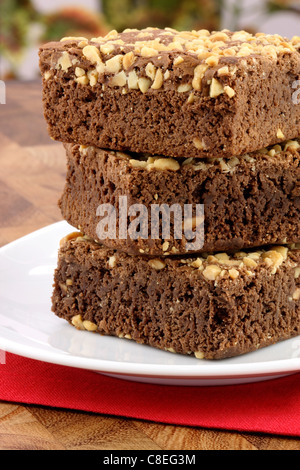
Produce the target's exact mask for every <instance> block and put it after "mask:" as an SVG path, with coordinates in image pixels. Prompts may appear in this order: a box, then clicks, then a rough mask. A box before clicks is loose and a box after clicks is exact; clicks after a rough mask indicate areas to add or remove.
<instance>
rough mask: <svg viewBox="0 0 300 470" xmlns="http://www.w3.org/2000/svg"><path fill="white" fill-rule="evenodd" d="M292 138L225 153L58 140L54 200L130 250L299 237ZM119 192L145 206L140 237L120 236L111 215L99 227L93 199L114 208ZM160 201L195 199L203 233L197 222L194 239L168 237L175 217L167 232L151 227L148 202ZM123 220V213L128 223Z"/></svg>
mask: <svg viewBox="0 0 300 470" xmlns="http://www.w3.org/2000/svg"><path fill="white" fill-rule="evenodd" d="M299 142H300V140H294V141H290V142H287V143H285V144H282V145H276V146H275V147H269V148H267V149H264V150H261V151H259V152H255V153H252V154H247V155H244V156H243V157H240V158H236V157H233V158H231V159H228V160H226V159H203V160H198V159H193V158H190V159H186V160H182V159H174V158H154V157H149V156H142V155H137V154H131V155H130V154H125V153H120V152H114V151H110V150H101V149H98V148H95V147H83V146H79V145H77V144H74V145H72V144H66V145H65V147H66V152H67V178H66V184H65V188H64V191H63V194H62V196H61V198H60V201H59V206H60V209H61V213H62V216H63V218H64V219H65V220H67V221H68V222H69V223H70V224H71V225H72V226H74V227H75V228H76V229H79V230H81V231H83V232H84V233H85V234H86V235H88V236H89V237H90V238H92V239H94V240H98V241H101V242H103V243H105V244H106V246H108V247H110V248H114V249H119V250H122V251H124V252H127V253H129V254H131V255H143V256H154V257H155V256H168V255H170V254H171V255H172V254H173V255H174V254H175V255H183V254H187V253H192V252H199V253H200V252H203V251H204V252H205V251H230V250H236V249H244V248H250V247H256V246H261V245H268V244H282V243H292V242H293V243H295V242H298V241H300V218H299V210H300V143H299ZM122 196H126V197H127V205H128V207H130V206H132V205H134V204H143V205H144V206H145V207H146V209H147V214H146V215H147V220H146V223H147V222H148V229H149V230H148V238H147V233H146V235H145V236H144V238H142V237H140V238H137V239H135V238H134V237H133V236H132V235H131V234H130V235H128V234H127V238H125V237H124V239H122V238H121V237H120V236H119V235H120V231H119V229H120V227H119V224H118V221H119V217H116V221H117V230H116V233H115V234H114V238H112V237H111V236H109V235H108V236H107V238H106V239H105V238H103V235H102V236H101V234H99V225H98V224H99V222H100V220H102V218H101V217H100V215H101V214H100V213H99V212H97V209H98V206H99V205H100V204H101V205H105V204H111V205H112V206H113V207H114V208H115V210H116V213H117V214H118V215H120V213H119V201H120V197H122ZM164 204H165V205H167V206H168V207H169V208H171V207H172V206H173V205H179V206H180V207H181V208H182V213H183V214H184V207H185V205H186V204H189V205H190V206H191V207H192V208H196V205H200V204H203V205H204V217H205V218H204V239H203V237H202V238H200V237H201V235H202V232H201V230H202V229H203V224H202V226H201V227H198V229H199V230H200V231H199V235H197V237H198V238H197V242H198V243H195V244H194V246H193V244H192V243H191V241H190V240H188V239H186V237H185V236H184V234H185V232H184V230H182V234H183V236H182V237H181V239H176V238H175V235H176V231H175V229H176V217H175V218H174V219H172V218H170V221H171V227H170V237H168V238H167V239H164V238H163V235H164V234H163V233H162V231H161V230H160V232H159V233H158V235H155V233H154V232H153V231H152V230H151V228H152V223H154V221H153V219H151V213H152V212H151V210H152V208H153V207H155V206H158V207H161V208H162V207H163V205H164ZM97 214H98V215H97ZM102 216H104V213H102ZM178 217H180V214H179V216H178ZM178 217H177V219H178ZM192 220H193V219H192ZM195 220H196V221H198V224H199V223H202V222H203V220H202V219H200V221H199V220H198V219H197V218H196V217H195ZM130 222H131V219H130V218H128V220H127V227H128V228H129V227H130ZM195 225H196V223H195ZM177 227H178V225H177ZM160 228H161V226H160ZM195 231H196V227H194V229H193V232H195ZM104 235H105V234H104ZM167 235H168V234H167ZM154 236H157V239H153V237H154ZM99 237H100V238H99ZM199 242H202V243H199ZM203 242H204V243H203Z"/></svg>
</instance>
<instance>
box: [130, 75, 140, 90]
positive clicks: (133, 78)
mask: <svg viewBox="0 0 300 470" xmlns="http://www.w3.org/2000/svg"><path fill="white" fill-rule="evenodd" d="M128 88H129V89H130V90H138V89H139V78H138V76H137V73H136V71H135V70H132V71H131V72H129V75H128Z"/></svg>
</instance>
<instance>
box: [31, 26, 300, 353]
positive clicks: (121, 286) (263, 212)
mask: <svg viewBox="0 0 300 470" xmlns="http://www.w3.org/2000/svg"><path fill="white" fill-rule="evenodd" d="M40 67H41V72H42V75H43V89H44V91H43V100H44V111H45V118H46V120H47V122H48V126H49V133H50V136H51V137H52V138H53V139H55V140H58V141H61V142H63V143H64V145H65V149H66V154H67V180H66V185H65V189H64V192H63V195H62V197H61V199H60V201H59V205H60V208H61V212H62V215H63V217H64V219H65V220H67V221H68V222H69V223H70V224H71V225H72V226H73V227H75V228H76V229H77V230H79V231H80V232H76V233H72V234H70V235H67V236H66V237H65V238H64V239H63V240H62V242H61V247H60V251H59V260H58V267H57V269H56V271H55V283H54V293H53V311H54V312H55V314H57V315H58V316H59V317H61V318H64V319H65V320H67V321H68V322H70V324H72V325H74V326H75V327H77V328H79V329H82V330H88V331H94V332H98V333H101V334H104V335H114V336H118V337H120V338H127V339H132V340H134V341H136V342H137V343H142V344H147V345H150V346H153V347H157V348H160V349H163V350H165V351H171V352H176V353H181V354H190V355H193V356H195V357H197V358H199V359H203V358H205V359H221V358H225V357H230V356H236V355H239V354H243V353H247V352H250V351H254V350H256V349H258V348H262V347H265V346H268V345H270V344H274V343H276V342H278V341H280V340H284V339H288V338H291V337H293V336H296V335H300V244H299V242H300V217H299V215H300V214H299V211H300V139H299V138H298V137H299V136H300V93H299V89H300V81H299V79H300V38H298V37H295V38H293V39H292V40H290V41H288V40H286V39H284V38H282V37H280V36H278V35H273V36H271V35H264V34H256V35H251V34H249V33H247V32H244V31H240V32H235V33H233V32H229V31H227V30H226V31H221V32H213V33H209V32H208V31H206V30H201V31H192V32H177V31H175V30H173V29H168V28H167V29H165V30H160V29H156V28H147V29H145V30H141V31H139V30H125V31H124V32H123V33H120V34H119V33H117V32H116V31H112V32H111V33H109V34H108V35H107V36H106V37H103V38H102V37H99V38H94V39H92V40H87V39H85V38H64V39H62V40H61V41H60V42H55V43H49V44H46V45H44V46H43V47H42V48H41V50H40ZM125 196H126V201H127V205H128V207H132V206H134V207H135V208H136V207H142V208H146V209H147V210H149V212H148V213H149V214H151V207H152V206H153V205H156V206H160V207H161V208H162V207H169V208H172V207H175V206H176V207H177V208H178V207H179V208H182V210H183V208H184V207H185V205H194V206H196V205H204V240H203V242H204V243H202V244H201V247H199V246H198V247H196V248H195V246H194V249H192V250H191V249H190V244H189V243H188V240H187V239H186V237H184V236H183V237H181V238H180V237H177V236H176V233H175V230H172V229H175V225H176V220H175V217H174V218H172V221H171V224H170V225H171V231H170V234H169V236H167V237H164V236H163V233H161V231H159V234H161V235H160V236H159V237H157V238H153V237H151V235H149V236H148V237H141V236H140V237H137V238H136V237H131V236H130V233H127V235H126V236H124V234H122V236H120V233H121V229H124V227H121V225H122V224H123V225H124V220H123V222H122V224H121V222H120V201H124V200H125ZM109 208H112V209H115V212H113V211H111V212H109ZM102 209H105V210H107V212H108V213H109V217H108V216H107V225H108V226H110V225H111V228H112V230H111V234H112V235H113V236H108V235H107V236H106V238H105V237H104V238H103V236H102V232H101V234H100V235H99V225H100V222H101V220H102V219H101V216H103V215H104V212H103V211H102ZM130 214H131V213H130V212H128V213H127V216H126V222H128V224H129V223H130V222H132V221H133V217H132V214H131V215H130ZM191 220H192V226H193V228H197V225H199V224H200V221H198V219H197V217H192V219H191ZM202 222H203V220H202ZM113 223H115V227H114V226H113ZM148 225H149V226H151V217H150V218H149V219H148ZM152 225H153V224H152ZM177 225H178V224H177ZM202 225H203V224H202ZM297 243H298V244H297Z"/></svg>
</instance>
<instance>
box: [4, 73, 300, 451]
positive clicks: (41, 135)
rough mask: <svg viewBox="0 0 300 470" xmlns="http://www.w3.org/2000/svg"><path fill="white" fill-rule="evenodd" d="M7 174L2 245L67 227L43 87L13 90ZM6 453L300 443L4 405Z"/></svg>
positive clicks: (7, 108) (60, 162)
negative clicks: (62, 224)
mask: <svg viewBox="0 0 300 470" xmlns="http://www.w3.org/2000/svg"><path fill="white" fill-rule="evenodd" d="M0 168H1V171H0V226H1V230H0V245H4V244H6V243H9V242H11V241H12V240H15V239H16V238H19V237H22V236H23V235H26V234H28V233H30V232H32V231H34V230H36V229H39V228H41V227H44V226H46V225H49V224H52V223H53V222H57V221H58V220H61V215H60V212H59V210H58V208H57V200H58V197H59V195H60V193H61V191H62V188H63V184H64V177H65V157H64V150H63V148H62V145H61V144H59V143H55V142H53V141H52V140H51V139H50V138H49V137H48V134H47V130H46V125H45V122H44V119H43V115H42V107H41V86H40V83H39V82H36V83H26V84H24V83H23V84H22V83H8V84H7V104H6V105H0ZM3 449H33V450H38V449H43V450H48V449H50V450H59V449H61V450H70V449H81V450H87V449H99V450H100V449H102V450H104V449H105V450H117V449H118V450H232V449H233V450H275V449H276V450H299V449H300V441H299V440H297V439H289V438H282V437H277V436H265V435H257V434H241V433H237V432H221V431H220V432H219V431H216V430H207V429H200V428H189V427H182V426H168V425H164V424H155V423H149V422H143V421H138V420H135V419H122V418H118V417H112V416H102V415H95V414H91V413H84V412H75V411H65V410H61V409H53V408H47V407H42V406H21V405H19V404H17V403H4V402H2V403H1V402H0V450H3Z"/></svg>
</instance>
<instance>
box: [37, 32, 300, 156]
mask: <svg viewBox="0 0 300 470" xmlns="http://www.w3.org/2000/svg"><path fill="white" fill-rule="evenodd" d="M299 47H300V38H299V37H295V38H293V39H292V40H290V41H288V40H287V39H285V38H282V37H280V36H279V35H266V34H262V33H258V34H256V35H252V34H250V33H247V32H245V31H238V32H230V31H227V30H225V31H220V32H213V33H209V32H208V31H206V30H201V31H190V32H189V31H188V32H187V31H185V32H178V31H175V30H173V29H168V28H167V29H165V30H161V29H155V28H147V29H144V30H142V31H138V30H126V31H124V32H123V33H120V34H118V33H117V32H116V31H112V32H110V33H109V34H108V35H107V36H105V37H99V38H93V39H92V40H90V41H89V40H87V39H85V38H63V39H62V41H61V42H51V43H48V44H45V45H43V46H42V47H41V50H40V69H41V73H42V75H43V101H44V110H45V117H46V120H47V122H48V126H49V132H50V135H51V137H52V138H54V139H56V140H59V141H61V142H73V143H79V144H83V145H94V146H96V147H100V148H108V149H112V150H120V151H132V152H148V153H150V154H152V155H166V156H171V157H178V158H181V157H185V158H189V157H195V158H207V157H224V158H230V157H232V156H237V155H242V154H244V153H248V152H252V151H255V150H258V149H260V148H263V147H266V146H268V145H274V144H276V143H280V142H283V141H284V140H288V139H294V138H295V137H297V136H299V135H300V117H299V116H300V114H299V105H300V99H299V88H300V86H299V77H300V53H299Z"/></svg>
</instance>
